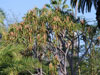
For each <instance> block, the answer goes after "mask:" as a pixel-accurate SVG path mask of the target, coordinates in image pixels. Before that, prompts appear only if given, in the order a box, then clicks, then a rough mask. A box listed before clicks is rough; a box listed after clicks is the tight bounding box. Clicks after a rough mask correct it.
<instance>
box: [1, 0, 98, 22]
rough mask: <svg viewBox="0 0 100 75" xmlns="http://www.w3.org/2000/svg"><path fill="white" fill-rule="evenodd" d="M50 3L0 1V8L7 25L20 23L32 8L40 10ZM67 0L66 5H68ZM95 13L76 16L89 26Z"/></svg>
mask: <svg viewBox="0 0 100 75" xmlns="http://www.w3.org/2000/svg"><path fill="white" fill-rule="evenodd" d="M47 3H50V0H0V8H2V9H3V11H4V12H5V13H6V15H7V17H8V19H7V21H8V22H9V23H12V22H14V21H22V17H24V16H25V14H26V13H27V12H28V11H29V10H30V9H33V8H34V7H38V8H42V7H43V6H44V4H47ZM69 3H70V2H69V0H67V4H68V5H70V4H69ZM95 13H96V11H95V10H94V8H92V10H91V13H85V14H82V13H78V16H81V17H83V18H84V17H85V18H86V20H87V21H91V22H90V24H94V20H95Z"/></svg>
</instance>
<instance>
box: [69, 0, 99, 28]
mask: <svg viewBox="0 0 100 75" xmlns="http://www.w3.org/2000/svg"><path fill="white" fill-rule="evenodd" d="M77 2H78V12H82V13H84V10H85V8H86V12H91V8H92V5H94V7H95V9H96V19H97V21H98V27H99V28H100V17H99V16H100V6H99V5H100V0H71V5H72V6H73V7H74V8H75V7H76V6H77V5H76V4H77Z"/></svg>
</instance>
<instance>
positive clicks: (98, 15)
mask: <svg viewBox="0 0 100 75" xmlns="http://www.w3.org/2000/svg"><path fill="white" fill-rule="evenodd" d="M96 19H97V22H98V27H99V28H100V1H98V2H97V11H96Z"/></svg>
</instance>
